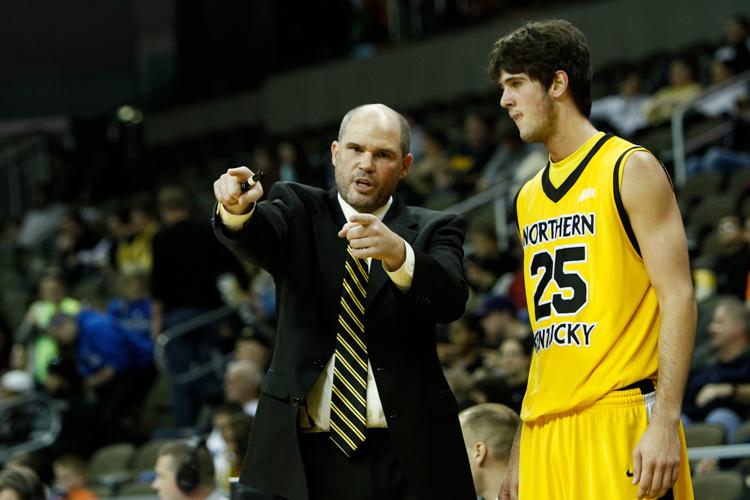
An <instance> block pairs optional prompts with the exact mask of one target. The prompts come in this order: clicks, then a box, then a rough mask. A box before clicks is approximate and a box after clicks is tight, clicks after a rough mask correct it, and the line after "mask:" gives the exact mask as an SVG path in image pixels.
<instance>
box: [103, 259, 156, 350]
mask: <svg viewBox="0 0 750 500" xmlns="http://www.w3.org/2000/svg"><path fill="white" fill-rule="evenodd" d="M118 284H119V288H120V296H118V297H115V298H113V299H112V300H111V301H109V303H108V304H107V313H108V314H109V315H110V316H111V317H112V318H113V319H114V321H115V323H116V324H117V326H119V327H120V328H121V329H123V330H127V331H130V332H132V333H135V334H136V335H138V336H140V337H143V338H144V339H148V340H149V341H150V339H151V299H150V298H149V297H148V295H147V293H146V290H147V287H148V277H147V275H146V274H145V273H144V272H140V271H132V272H126V273H125V272H124V273H120V276H119V279H118Z"/></svg>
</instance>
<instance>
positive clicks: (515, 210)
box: [513, 186, 523, 236]
mask: <svg viewBox="0 0 750 500" xmlns="http://www.w3.org/2000/svg"><path fill="white" fill-rule="evenodd" d="M521 189H523V186H521V188H520V189H519V190H518V191H516V195H515V196H514V197H513V220H514V221H515V222H516V231H518V235H519V236H520V235H521V225H520V224H519V223H518V195H520V194H521Z"/></svg>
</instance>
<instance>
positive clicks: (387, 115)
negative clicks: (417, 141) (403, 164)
mask: <svg viewBox="0 0 750 500" xmlns="http://www.w3.org/2000/svg"><path fill="white" fill-rule="evenodd" d="M355 116H356V117H357V118H360V117H362V118H363V119H368V120H370V119H371V120H381V121H382V122H383V123H384V124H386V125H387V124H389V122H390V123H392V124H393V125H394V126H397V127H398V129H399V132H400V140H399V146H400V147H401V154H402V155H403V156H406V154H407V153H409V147H410V146H411V127H409V122H408V121H406V118H404V117H403V115H402V114H401V113H399V112H397V111H395V110H393V109H391V108H389V107H388V106H386V105H385V104H363V105H362V106H357V107H356V108H353V109H350V110H349V111H348V112H347V113H346V114H345V115H344V118H342V120H341V126H340V127H339V136H338V140H339V141H341V139H342V137H344V133H345V132H346V127H347V125H348V124H349V121H351V119H352V118H354V117H355Z"/></svg>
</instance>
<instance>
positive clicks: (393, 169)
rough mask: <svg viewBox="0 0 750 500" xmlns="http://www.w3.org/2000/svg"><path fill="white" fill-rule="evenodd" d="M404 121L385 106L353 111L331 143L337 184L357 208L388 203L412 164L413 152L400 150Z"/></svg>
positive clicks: (371, 208)
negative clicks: (336, 137) (340, 132)
mask: <svg viewBox="0 0 750 500" xmlns="http://www.w3.org/2000/svg"><path fill="white" fill-rule="evenodd" d="M400 139H401V125H400V123H399V120H398V118H397V116H396V114H395V113H393V112H392V111H391V110H389V109H388V108H386V107H385V106H366V107H363V108H362V109H359V110H357V111H355V112H354V114H353V115H352V116H351V118H350V119H349V122H348V123H347V124H346V127H345V129H344V131H343V133H342V135H341V138H340V140H338V141H333V144H331V160H332V162H333V167H334V170H335V177H336V188H337V189H338V192H339V193H340V194H341V197H342V198H344V200H346V202H347V203H349V205H351V206H352V207H354V208H355V209H356V210H357V211H358V212H363V213H372V212H373V211H375V210H377V209H378V208H380V207H382V206H383V205H385V203H386V202H387V201H388V198H389V197H390V196H391V195H393V193H394V192H395V191H396V186H397V185H398V182H399V181H400V180H401V179H403V178H404V177H406V174H407V173H408V171H409V168H410V167H411V164H412V161H413V159H414V158H413V157H412V155H411V153H409V154H407V155H405V156H404V154H403V153H402V152H401V142H400Z"/></svg>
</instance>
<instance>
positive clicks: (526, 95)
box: [498, 71, 557, 142]
mask: <svg viewBox="0 0 750 500" xmlns="http://www.w3.org/2000/svg"><path fill="white" fill-rule="evenodd" d="M498 83H499V85H500V89H501V90H502V92H503V94H502V97H501V98H500V105H501V106H502V107H503V108H505V109H507V110H508V114H509V115H510V118H511V120H513V121H514V122H515V123H516V126H517V127H518V131H519V133H520V134H521V139H523V140H524V141H526V142H546V141H547V139H549V137H551V136H552V133H553V132H554V128H555V127H554V124H555V121H556V118H557V110H556V108H555V105H554V101H553V100H552V98H551V97H550V96H549V94H548V93H547V92H546V91H545V89H544V88H542V84H541V83H540V82H538V81H536V80H532V79H531V78H529V76H528V75H527V74H526V73H507V72H506V71H502V72H501V73H500V80H499V81H498Z"/></svg>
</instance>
